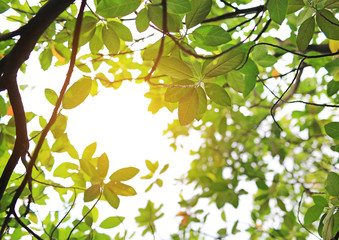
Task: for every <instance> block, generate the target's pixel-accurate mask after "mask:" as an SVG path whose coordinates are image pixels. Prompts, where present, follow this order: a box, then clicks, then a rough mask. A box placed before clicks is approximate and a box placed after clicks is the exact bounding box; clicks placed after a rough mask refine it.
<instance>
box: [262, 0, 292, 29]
mask: <svg viewBox="0 0 339 240" xmlns="http://www.w3.org/2000/svg"><path fill="white" fill-rule="evenodd" d="M287 7H288V0H270V1H269V2H268V5H267V9H268V12H269V14H270V18H271V19H272V20H273V21H274V22H276V23H278V24H281V23H282V22H283V21H284V19H285V17H286V14H287Z"/></svg>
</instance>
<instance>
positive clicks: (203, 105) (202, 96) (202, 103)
mask: <svg viewBox="0 0 339 240" xmlns="http://www.w3.org/2000/svg"><path fill="white" fill-rule="evenodd" d="M196 89H197V93H198V96H199V109H198V116H197V117H196V119H197V120H200V119H201V117H202V115H203V114H204V113H205V112H206V110H207V98H206V93H205V90H204V89H203V88H202V87H200V86H199V87H197V88H196Z"/></svg>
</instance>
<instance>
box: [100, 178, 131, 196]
mask: <svg viewBox="0 0 339 240" xmlns="http://www.w3.org/2000/svg"><path fill="white" fill-rule="evenodd" d="M106 187H108V188H109V189H110V190H111V191H112V192H113V193H115V194H116V195H121V196H133V195H136V194H137V193H136V191H135V190H134V188H132V187H131V186H129V185H126V184H123V183H121V182H115V181H111V182H109V183H107V184H106Z"/></svg>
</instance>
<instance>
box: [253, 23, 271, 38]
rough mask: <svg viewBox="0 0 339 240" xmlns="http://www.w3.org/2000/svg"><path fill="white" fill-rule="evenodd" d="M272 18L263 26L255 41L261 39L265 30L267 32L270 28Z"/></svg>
mask: <svg viewBox="0 0 339 240" xmlns="http://www.w3.org/2000/svg"><path fill="white" fill-rule="evenodd" d="M271 21H272V20H271V19H269V20H268V21H267V22H266V23H265V26H264V27H263V29H262V30H261V31H260V33H259V34H258V36H257V37H256V38H255V39H254V40H253V42H256V41H258V40H259V38H260V37H261V35H263V33H264V32H266V30H267V29H268V27H269V26H270V24H271Z"/></svg>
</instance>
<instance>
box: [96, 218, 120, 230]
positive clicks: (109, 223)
mask: <svg viewBox="0 0 339 240" xmlns="http://www.w3.org/2000/svg"><path fill="white" fill-rule="evenodd" d="M124 219H125V217H108V218H106V219H105V220H104V221H102V223H100V227H101V228H104V229H109V228H114V227H116V226H118V225H119V224H120V223H122V222H123V221H124Z"/></svg>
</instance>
